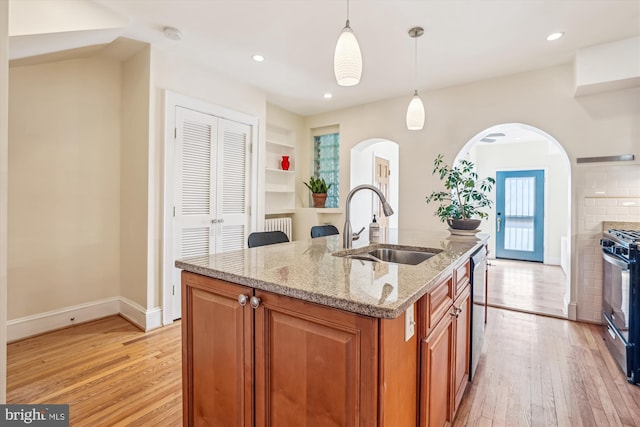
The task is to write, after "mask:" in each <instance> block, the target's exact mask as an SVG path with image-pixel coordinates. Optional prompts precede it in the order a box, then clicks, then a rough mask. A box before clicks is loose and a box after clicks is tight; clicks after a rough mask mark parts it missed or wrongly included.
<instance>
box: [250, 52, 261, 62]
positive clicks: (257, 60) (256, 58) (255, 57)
mask: <svg viewBox="0 0 640 427" xmlns="http://www.w3.org/2000/svg"><path fill="white" fill-rule="evenodd" d="M252 58H253V60H254V61H256V62H262V61H264V56H262V55H258V54H255V55H253V56H252Z"/></svg>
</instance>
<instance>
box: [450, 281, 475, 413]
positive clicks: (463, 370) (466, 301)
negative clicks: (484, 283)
mask: <svg viewBox="0 0 640 427" xmlns="http://www.w3.org/2000/svg"><path fill="white" fill-rule="evenodd" d="M453 306H454V310H456V317H454V318H453V325H454V326H453V328H454V341H453V344H454V349H453V358H454V361H455V362H454V364H453V386H454V389H453V391H454V399H453V412H454V413H455V412H456V411H457V410H458V407H459V406H460V401H461V400H462V396H463V395H464V391H465V390H466V389H467V384H468V383H469V367H470V357H471V353H470V349H471V347H470V339H471V309H472V307H471V289H470V287H469V286H467V287H466V288H465V289H464V290H463V291H462V292H461V294H460V295H459V296H458V299H457V300H456V302H455V303H454V304H453Z"/></svg>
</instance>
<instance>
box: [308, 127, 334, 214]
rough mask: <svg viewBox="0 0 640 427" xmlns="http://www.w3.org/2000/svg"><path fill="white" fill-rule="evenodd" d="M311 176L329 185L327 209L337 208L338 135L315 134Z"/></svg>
mask: <svg viewBox="0 0 640 427" xmlns="http://www.w3.org/2000/svg"><path fill="white" fill-rule="evenodd" d="M313 175H314V176H315V177H317V178H324V180H325V182H326V183H327V185H328V184H331V188H329V192H328V193H327V202H326V204H325V206H326V207H328V208H337V207H338V200H339V199H340V134H339V133H338V132H334V133H323V134H320V133H316V135H315V136H314V137H313Z"/></svg>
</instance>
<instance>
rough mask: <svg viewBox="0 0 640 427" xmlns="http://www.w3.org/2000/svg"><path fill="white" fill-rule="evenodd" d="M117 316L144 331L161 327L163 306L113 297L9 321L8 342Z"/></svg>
mask: <svg viewBox="0 0 640 427" xmlns="http://www.w3.org/2000/svg"><path fill="white" fill-rule="evenodd" d="M116 314H119V315H121V316H122V317H124V318H125V319H127V320H128V321H130V322H131V323H133V324H134V325H136V326H137V327H139V328H140V329H142V330H143V331H149V330H151V329H155V328H159V327H160V326H162V309H161V308H160V307H156V308H152V309H150V310H145V309H144V308H143V307H142V306H140V305H139V304H137V303H135V302H133V301H131V300H130V299H128V298H125V297H113V298H107V299H103V300H98V301H93V302H89V303H85V304H79V305H75V306H72V307H65V308H62V309H60V310H53V311H47V312H45V313H39V314H35V315H32V316H26V317H21V318H18V319H12V320H7V342H13V341H17V340H21V339H24V338H28V337H31V336H34V335H38V334H42V333H45V332H50V331H53V330H56V329H61V328H66V327H68V326H72V325H74V324H78V323H84V322H89V321H92V320H96V319H100V318H102V317H107V316H113V315H116Z"/></svg>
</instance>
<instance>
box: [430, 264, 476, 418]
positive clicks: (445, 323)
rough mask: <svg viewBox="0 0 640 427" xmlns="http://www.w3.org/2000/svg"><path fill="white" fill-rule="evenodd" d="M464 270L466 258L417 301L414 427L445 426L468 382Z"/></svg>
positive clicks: (468, 307) (466, 271) (468, 310)
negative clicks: (417, 417) (417, 369)
mask: <svg viewBox="0 0 640 427" xmlns="http://www.w3.org/2000/svg"><path fill="white" fill-rule="evenodd" d="M469 274H470V268H469V263H468V262H466V263H464V264H462V265H460V266H458V267H457V268H454V270H453V274H452V275H450V276H448V277H447V278H445V279H444V280H442V281H441V283H440V284H439V285H436V286H435V287H434V288H433V289H432V290H431V291H430V292H428V293H427V294H426V295H425V296H424V297H423V298H422V299H421V301H420V302H419V304H418V313H419V322H420V327H419V331H420V334H421V335H420V336H421V344H420V347H421V349H420V397H419V400H420V421H419V425H420V427H443V426H449V425H451V423H452V421H453V419H454V417H455V414H456V411H457V410H458V406H459V405H460V401H461V400H462V396H463V395H464V392H465V390H466V387H467V384H468V382H469V362H470V356H471V355H470V338H471V335H470V334H471V323H470V321H471V317H470V316H471V295H470V286H469V283H470V281H469V277H470V276H469ZM454 298H455V299H454Z"/></svg>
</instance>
